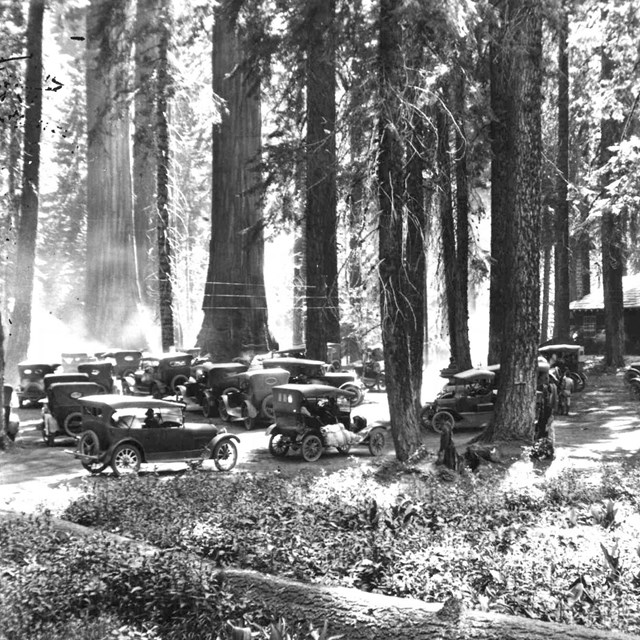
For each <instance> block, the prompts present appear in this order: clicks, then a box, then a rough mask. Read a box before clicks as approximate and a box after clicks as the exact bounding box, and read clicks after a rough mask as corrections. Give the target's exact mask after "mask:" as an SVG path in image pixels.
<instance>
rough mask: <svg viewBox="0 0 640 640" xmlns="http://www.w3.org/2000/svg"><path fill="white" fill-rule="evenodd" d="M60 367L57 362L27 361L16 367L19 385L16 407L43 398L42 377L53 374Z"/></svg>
mask: <svg viewBox="0 0 640 640" xmlns="http://www.w3.org/2000/svg"><path fill="white" fill-rule="evenodd" d="M59 367H60V363H58V362H41V361H27V360H25V361H24V362H21V363H20V364H19V365H18V377H19V378H20V385H19V387H18V389H17V390H16V392H17V394H18V405H19V406H20V407H22V406H23V405H24V403H25V402H29V403H36V402H38V401H39V400H42V399H43V398H44V397H45V390H44V377H45V376H46V375H47V374H49V373H54V372H55V371H56V370H57V369H58V368H59Z"/></svg>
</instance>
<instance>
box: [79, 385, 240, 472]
mask: <svg viewBox="0 0 640 640" xmlns="http://www.w3.org/2000/svg"><path fill="white" fill-rule="evenodd" d="M80 402H81V406H82V434H81V436H80V439H79V441H78V445H77V448H76V450H75V452H74V455H75V457H76V458H78V459H79V460H80V462H81V464H82V466H83V467H84V468H85V469H86V470H87V471H89V472H90V473H92V474H96V473H100V472H101V471H103V470H104V469H106V468H107V466H109V465H111V468H112V469H113V472H114V474H115V475H117V476H120V475H123V474H127V473H137V472H138V471H139V469H140V465H141V464H143V463H149V462H174V461H179V460H185V461H191V462H194V463H200V462H204V461H205V460H209V459H211V460H213V461H214V463H215V466H216V468H217V469H219V470H220V471H229V470H231V469H233V467H234V466H235V464H236V462H237V459H238V449H237V447H236V442H239V441H240V439H239V438H238V437H237V436H235V435H233V434H230V433H227V432H226V430H225V429H224V427H217V426H215V425H211V424H191V425H185V422H184V403H182V402H173V401H169V400H162V399H159V398H152V397H145V398H142V397H135V396H121V395H104V396H90V397H85V398H82V399H81V401H80Z"/></svg>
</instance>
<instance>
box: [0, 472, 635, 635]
mask: <svg viewBox="0 0 640 640" xmlns="http://www.w3.org/2000/svg"><path fill="white" fill-rule="evenodd" d="M399 478H400V476H397V477H396V476H394V475H393V474H391V475H390V476H389V474H387V477H386V478H385V480H384V481H381V479H380V477H379V476H377V475H376V474H373V473H372V472H366V471H361V470H356V469H353V470H346V471H340V472H337V473H333V474H327V475H322V476H314V475H296V476H291V477H288V476H286V475H282V474H280V475H268V476H266V475H242V474H234V475H230V476H221V475H217V474H207V473H202V472H189V473H187V474H185V475H183V476H180V477H170V478H166V477H165V478H162V477H159V476H154V475H149V476H145V477H139V478H123V479H121V480H119V481H114V480H113V479H110V478H96V479H95V482H91V483H88V484H87V493H86V495H84V496H83V497H82V498H81V499H79V500H77V501H75V502H74V503H73V504H71V505H70V506H69V507H68V509H67V510H66V512H65V514H64V517H65V518H67V519H69V520H72V521H74V522H76V523H79V524H83V525H87V526H91V527H96V528H100V529H104V530H107V531H110V532H115V533H119V534H121V535H125V536H129V537H131V538H135V539H138V540H146V541H147V542H149V543H151V544H153V545H157V546H159V547H161V548H164V549H167V550H168V551H167V553H166V554H163V555H161V556H160V557H159V558H158V559H155V560H153V561H151V560H146V561H143V562H142V564H141V561H140V559H139V558H138V559H137V560H136V559H135V558H133V557H132V558H122V557H120V556H121V552H120V551H119V550H117V549H115V548H112V547H111V546H110V545H105V544H104V543H102V544H98V543H92V545H91V547H90V548H89V549H85V548H80V547H78V548H71V550H68V551H65V552H64V555H65V560H66V561H67V562H68V563H69V564H70V566H71V567H72V568H70V569H68V570H67V569H65V570H64V571H63V570H62V569H59V570H60V571H61V572H62V573H61V574H60V575H57V574H56V573H55V571H54V572H53V573H47V572H43V571H42V569H40V570H39V571H38V569H37V568H36V566H37V565H36V564H35V563H34V562H33V561H32V560H31V561H29V562H27V563H26V564H24V563H23V565H20V563H17V565H16V566H19V567H20V568H19V569H12V571H14V573H12V574H11V575H10V576H9V577H7V575H6V574H5V577H4V578H3V593H5V596H4V597H5V598H6V593H7V590H8V589H9V586H10V583H11V582H12V581H17V582H18V583H19V585H20V590H25V589H26V591H27V592H29V593H34V594H35V593H39V594H42V593H51V594H52V602H50V603H48V604H47V606H46V608H45V606H44V605H42V604H41V606H40V608H35V609H33V610H32V609H31V607H29V608H28V609H25V611H23V612H22V614H21V615H27V613H26V612H27V611H31V613H28V615H31V616H35V617H36V618H37V619H38V620H42V621H46V620H48V617H47V616H48V615H49V614H50V612H51V611H56V612H57V611H58V609H59V608H62V609H63V610H64V611H65V612H67V611H69V612H70V611H71V608H70V607H71V603H73V602H74V598H80V599H82V598H86V599H88V601H89V603H97V602H98V599H100V601H105V600H103V599H106V602H107V603H109V606H108V607H107V608H106V609H100V611H101V612H103V611H106V612H107V613H108V614H109V615H114V616H117V617H118V619H120V620H122V621H124V622H125V623H129V622H131V621H135V622H136V623H137V624H141V622H142V620H143V619H144V621H145V622H147V623H148V624H151V625H156V627H157V628H159V629H162V632H163V634H166V633H168V634H169V635H162V636H158V637H162V638H174V637H175V638H178V637H180V638H186V637H190V636H188V635H184V634H182V635H171V631H172V630H171V627H170V625H171V620H172V618H171V617H170V616H169V617H167V616H168V613H169V612H171V613H172V615H173V614H175V613H178V612H179V611H184V612H188V615H189V616H190V617H189V620H193V621H194V622H193V624H194V625H195V624H196V622H197V620H198V616H199V615H200V614H201V613H204V612H206V615H211V611H210V609H209V608H208V607H213V608H214V609H215V610H216V611H215V614H216V616H217V618H216V619H218V620H221V621H223V620H229V619H233V620H237V621H239V622H241V621H243V620H244V621H245V622H246V620H247V619H251V616H254V617H255V616H256V615H257V614H256V612H255V611H253V610H252V608H251V603H249V602H243V601H242V600H241V599H240V600H238V599H237V598H236V599H230V598H227V597H226V596H225V594H221V593H217V592H216V585H215V584H213V585H210V584H207V582H206V580H205V578H203V576H202V573H201V572H199V569H198V563H197V562H196V561H194V564H193V565H188V564H184V563H185V562H186V561H185V560H184V558H185V557H190V558H207V559H209V560H211V561H212V562H214V563H215V564H217V565H218V566H235V567H241V568H242V567H244V568H250V569H254V570H257V571H261V572H264V573H272V574H277V575H279V576H287V577H291V578H295V579H298V580H304V581H313V582H322V583H325V584H334V585H341V586H352V587H357V588H359V589H364V590H368V591H377V592H380V593H384V594H389V595H396V596H408V597H415V598H420V599H423V600H426V601H436V602H442V601H444V600H445V599H446V598H447V597H448V596H450V595H455V596H458V597H461V598H462V599H463V600H464V602H465V605H466V606H467V607H470V608H475V609H479V610H484V611H496V612H501V613H509V614H515V615H520V616H526V617H530V618H536V619H540V620H552V621H557V622H564V623H576V624H583V625H587V626H591V627H596V628H603V629H618V630H623V631H627V632H632V633H638V632H640V556H639V553H640V549H639V547H638V544H639V542H638V537H637V534H638V531H640V512H639V509H638V501H637V498H636V496H638V495H640V471H638V470H636V469H635V468H634V467H633V466H632V465H624V466H621V465H619V464H617V465H613V464H612V465H605V466H602V467H601V468H600V469H599V471H598V473H593V472H590V473H588V474H587V473H584V472H580V471H577V470H568V471H565V472H563V473H561V474H559V475H556V476H552V475H550V474H549V473H547V474H545V476H538V475H536V474H535V473H533V471H532V469H531V468H530V467H529V466H527V465H522V464H517V465H514V467H512V469H511V471H510V472H509V473H508V474H505V472H504V471H496V470H492V469H485V468H483V469H482V472H481V473H480V474H470V475H466V476H461V477H460V478H458V479H457V480H455V481H454V482H442V481H440V480H438V479H437V478H436V477H435V476H433V475H422V474H414V475H409V476H407V475H406V474H405V475H403V476H402V480H401V481H400V480H399ZM2 535H3V537H4V538H3V540H2V547H3V548H5V549H7V548H8V549H13V551H14V552H17V551H16V550H18V551H19V549H20V546H19V544H18V542H16V541H15V540H14V541H11V540H10V539H9V538H8V537H7V536H8V535H9V534H8V533H7V532H6V531H5V532H2ZM56 539H57V538H56V536H54V537H53V542H52V543H51V545H53V547H54V549H53V550H52V553H48V554H46V555H50V556H51V557H53V558H54V559H55V558H56V553H57V551H56V548H57V547H56V544H57V543H55V540H56ZM176 551H189V552H191V553H190V554H187V555H186V556H185V555H180V556H176V555H175V553H176ZM38 553H41V555H40V557H41V558H44V557H46V555H45V554H44V552H42V551H41V552H38ZM4 555H5V556H6V552H5V553H4ZM18 555H19V554H18ZM67 556H68V557H67ZM178 557H180V558H182V559H181V560H180V561H179V562H178V560H177V559H176V558H178ZM145 563H151V565H150V566H147V565H145ZM14 564H16V563H14ZM59 566H63V565H62V564H61V565H59ZM64 566H67V565H64ZM194 571H195V572H196V573H197V577H194V575H195V574H192V573H191V572H194ZM54 583H55V585H56V586H55V588H54V587H53V585H54ZM183 584H188V585H193V587H189V589H187V590H186V596H185V597H186V598H187V603H186V604H179V605H178V604H177V603H175V604H172V602H171V601H170V602H169V603H168V604H166V603H164V600H163V598H165V597H169V596H168V595H166V594H172V593H174V592H177V591H178V585H183ZM190 589H191V590H190ZM198 592H199V593H200V594H201V595H199V596H198V595H197V593H198ZM202 593H207V594H215V595H214V596H213V601H212V602H210V603H209V604H207V600H206V598H205V599H204V600H203V597H204V596H203V595H202ZM69 594H74V596H73V597H71V598H70V596H69ZM161 594H164V595H162V596H161ZM189 594H192V596H190V595H189ZM190 597H191V600H189V598H190ZM147 599H148V600H149V602H147V601H146V600H147ZM20 602H21V600H20V599H18V600H16V601H15V602H14V603H13V604H14V605H15V606H18V608H20ZM180 602H182V600H180ZM196 603H197V604H196ZM1 604H5V603H1ZM92 606H93V605H91V604H89V605H88V606H87V607H85V611H87V614H86V615H91V612H92V611H93V609H92V608H91V607H92ZM174 606H175V607H178V609H175V608H174V609H172V607H174ZM143 611H144V612H145V615H147V616H148V617H147V618H144V615H143ZM95 613H96V615H97V613H98V609H96V610H95ZM270 614H273V612H270ZM243 616H245V618H243ZM246 616H249V617H248V618H247V617H246ZM268 618H269V616H267V615H266V613H265V612H259V619H260V621H263V622H264V621H265V620H267V619H268ZM62 619H65V618H64V617H63V618H62ZM96 619H99V618H96ZM256 619H258V618H256ZM16 620H17V618H16ZM15 624H18V622H16V623H15ZM264 624H266V622H264ZM167 625H168V626H167ZM187 628H190V627H187ZM167 629H168V631H167ZM194 629H195V627H194ZM194 633H195V632H194ZM265 633H266V632H265ZM16 637H18V636H16ZM83 637H85V636H83ZM86 637H88V636H86ZM96 637H99V636H96ZM123 637H127V636H123ZM132 637H133V636H132ZM193 637H215V636H204V635H201V636H197V635H194V636H193ZM301 637H302V636H301ZM145 638H146V636H145ZM149 638H150V639H153V640H155V637H154V636H149Z"/></svg>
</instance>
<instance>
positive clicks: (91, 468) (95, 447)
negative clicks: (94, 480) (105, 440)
mask: <svg viewBox="0 0 640 640" xmlns="http://www.w3.org/2000/svg"><path fill="white" fill-rule="evenodd" d="M78 453H82V454H83V455H86V456H97V455H99V454H100V441H99V440H98V436H97V435H96V433H95V431H85V432H83V433H82V434H81V435H80V440H79V441H78ZM81 464H82V466H83V467H84V468H85V469H86V470H87V471H88V472H89V473H91V474H97V473H100V472H101V471H104V470H105V469H106V467H107V465H106V463H104V462H100V461H99V460H95V461H92V462H87V461H81Z"/></svg>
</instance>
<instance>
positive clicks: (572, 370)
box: [538, 343, 587, 391]
mask: <svg viewBox="0 0 640 640" xmlns="http://www.w3.org/2000/svg"><path fill="white" fill-rule="evenodd" d="M538 353H539V354H540V355H542V356H544V357H545V358H546V359H547V361H548V362H549V364H550V365H551V366H552V367H553V366H559V367H561V368H562V369H563V370H566V371H563V373H564V374H565V375H567V376H568V377H569V378H571V379H572V380H573V382H574V385H575V390H576V391H582V390H583V389H584V388H585V386H586V384H587V376H586V375H585V373H584V371H583V368H584V360H585V355H584V347H583V346H582V345H579V344H564V343H558V344H555V343H554V344H545V345H543V346H541V347H539V348H538Z"/></svg>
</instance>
